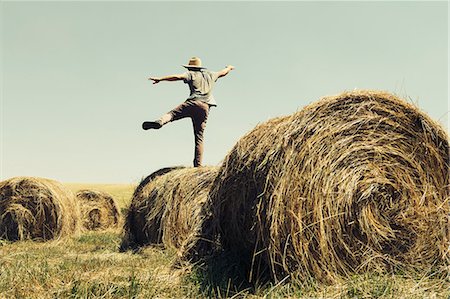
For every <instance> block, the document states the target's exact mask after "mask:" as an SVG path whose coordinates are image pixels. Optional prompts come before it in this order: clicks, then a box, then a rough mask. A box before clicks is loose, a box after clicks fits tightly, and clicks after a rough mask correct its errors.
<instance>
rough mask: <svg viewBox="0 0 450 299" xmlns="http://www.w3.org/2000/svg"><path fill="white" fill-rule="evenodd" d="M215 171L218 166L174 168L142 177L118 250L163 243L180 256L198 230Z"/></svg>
mask: <svg viewBox="0 0 450 299" xmlns="http://www.w3.org/2000/svg"><path fill="white" fill-rule="evenodd" d="M216 173H217V167H197V168H180V167H176V168H164V169H161V170H158V171H157V172H155V173H153V174H151V175H150V176H148V177H147V178H145V179H144V180H143V181H142V182H141V184H140V185H139V186H138V187H137V188H136V191H135V192H134V195H133V198H132V201H131V205H130V208H129V210H128V214H127V217H126V220H125V221H126V222H125V225H124V238H123V241H122V245H121V250H126V249H128V248H136V247H138V246H143V245H148V244H160V243H162V244H164V246H165V247H168V248H172V249H175V250H177V251H178V253H179V254H180V255H181V254H182V252H184V251H185V250H186V249H187V248H188V247H190V246H191V243H192V241H193V239H194V237H195V236H196V235H197V233H198V229H199V227H200V225H201V222H202V219H201V218H200V211H201V208H202V205H203V204H204V203H205V202H206V199H207V195H208V192H209V189H210V187H211V184H212V182H213V180H214V178H215V175H216Z"/></svg>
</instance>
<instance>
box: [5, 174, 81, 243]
mask: <svg viewBox="0 0 450 299" xmlns="http://www.w3.org/2000/svg"><path fill="white" fill-rule="evenodd" d="M79 218H80V214H79V207H78V205H77V203H76V201H75V198H74V195H73V194H72V193H71V192H70V191H69V190H67V189H65V188H64V187H63V186H62V185H61V184H60V183H58V182H56V181H53V180H49V179H43V178H34V177H16V178H11V179H9V180H6V181H3V182H0V238H2V239H7V240H13V241H16V240H25V239H32V240H41V241H43V240H50V239H57V238H60V237H64V236H68V235H71V234H73V233H74V232H76V231H77V230H78V225H79Z"/></svg>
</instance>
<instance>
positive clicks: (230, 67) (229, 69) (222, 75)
mask: <svg viewBox="0 0 450 299" xmlns="http://www.w3.org/2000/svg"><path fill="white" fill-rule="evenodd" d="M231 70H234V66H232V65H227V66H226V67H225V68H224V69H223V70H221V71H218V72H217V73H218V74H219V78H221V77H225V76H226V75H228V73H229V72H230V71H231Z"/></svg>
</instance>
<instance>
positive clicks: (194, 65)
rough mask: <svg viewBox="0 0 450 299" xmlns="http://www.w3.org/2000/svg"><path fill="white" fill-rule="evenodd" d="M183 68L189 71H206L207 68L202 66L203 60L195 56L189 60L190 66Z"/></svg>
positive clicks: (185, 65)
mask: <svg viewBox="0 0 450 299" xmlns="http://www.w3.org/2000/svg"><path fill="white" fill-rule="evenodd" d="M183 67H185V68H187V69H197V70H200V69H205V67H203V66H202V61H201V59H200V58H198V57H195V56H194V57H192V58H191V59H190V60H189V63H188V64H183Z"/></svg>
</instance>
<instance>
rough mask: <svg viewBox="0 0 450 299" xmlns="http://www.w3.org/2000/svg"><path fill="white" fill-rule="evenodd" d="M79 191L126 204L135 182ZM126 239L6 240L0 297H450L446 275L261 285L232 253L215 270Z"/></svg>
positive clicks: (103, 235)
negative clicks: (126, 248) (123, 248)
mask: <svg viewBox="0 0 450 299" xmlns="http://www.w3.org/2000/svg"><path fill="white" fill-rule="evenodd" d="M93 187H95V188H93ZM78 188H79V189H83V188H93V189H99V190H103V191H107V192H109V193H111V194H112V195H113V196H115V197H116V198H121V199H120V200H118V203H119V206H120V208H121V209H125V208H126V206H127V205H128V204H129V202H130V198H131V194H132V191H133V188H134V186H131V185H82V184H71V189H72V190H73V191H77V190H79V189H78ZM120 238H121V237H120V229H117V230H110V231H104V232H89V233H83V234H81V235H78V236H73V237H70V238H66V239H63V240H59V241H51V242H45V243H42V242H31V241H22V242H15V243H12V242H8V241H4V240H3V241H0V298H208V297H215V298H227V297H233V296H234V298H336V299H338V298H339V299H341V298H342V299H345V298H379V299H385V298H416V299H419V298H427V299H428V298H447V299H449V298H450V282H449V281H448V278H442V277H441V278H438V277H420V276H417V277H406V276H405V275H385V276H382V275H376V274H370V273H368V274H365V275H359V276H354V277H352V278H349V279H346V280H342V281H340V282H337V283H335V284H333V285H321V284H319V283H317V282H314V281H308V282H299V281H297V282H295V283H284V284H273V283H259V284H256V286H255V285H250V284H248V283H245V282H244V277H243V276H245V274H244V273H242V272H240V271H239V268H240V262H239V261H236V260H233V259H228V257H226V256H225V257H223V258H221V259H219V260H215V261H212V262H211V263H210V264H209V265H208V266H209V267H205V265H198V266H196V267H192V266H190V265H184V266H179V264H178V263H176V255H175V254H174V253H172V252H168V251H165V250H163V249H162V248H159V247H147V248H145V249H143V250H140V251H139V252H137V253H131V252H125V253H120V252H119V251H118V247H119V244H120V241H121V239H120ZM174 265H178V266H177V267H174Z"/></svg>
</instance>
